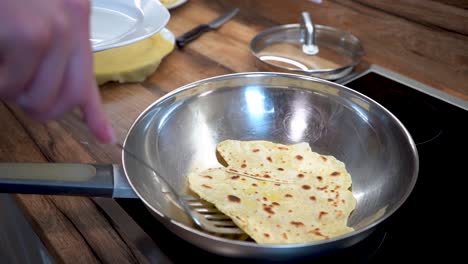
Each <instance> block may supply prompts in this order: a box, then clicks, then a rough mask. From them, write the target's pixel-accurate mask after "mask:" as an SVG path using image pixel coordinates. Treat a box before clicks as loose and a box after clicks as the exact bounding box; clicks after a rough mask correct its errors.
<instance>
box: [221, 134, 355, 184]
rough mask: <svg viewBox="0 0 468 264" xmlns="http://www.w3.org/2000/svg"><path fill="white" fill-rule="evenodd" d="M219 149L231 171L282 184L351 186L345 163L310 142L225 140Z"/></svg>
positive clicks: (223, 160)
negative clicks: (327, 154)
mask: <svg viewBox="0 0 468 264" xmlns="http://www.w3.org/2000/svg"><path fill="white" fill-rule="evenodd" d="M216 149H217V151H218V153H219V155H220V156H221V158H222V162H223V163H226V164H227V168H228V169H229V171H231V172H236V173H240V174H245V175H249V176H252V177H255V178H259V179H264V180H270V181H275V182H279V183H281V182H283V183H286V182H289V183H299V184H300V183H301V182H309V183H314V182H315V183H316V184H319V183H320V181H325V182H327V181H330V180H331V181H333V182H335V183H337V184H338V185H340V187H341V188H344V189H348V188H350V187H351V175H349V173H348V172H347V171H346V168H345V164H344V163H343V162H341V161H339V160H337V159H336V158H335V157H333V156H326V155H320V154H318V153H315V152H312V149H311V148H310V146H309V144H307V143H299V144H295V145H283V144H277V143H273V142H269V141H238V140H225V141H223V142H221V143H219V144H218V145H217V148H216ZM331 175H333V176H331ZM318 176H320V177H318ZM329 176H331V177H329ZM320 179H321V180H320ZM317 181H319V182H317Z"/></svg>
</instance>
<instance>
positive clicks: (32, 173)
mask: <svg viewBox="0 0 468 264" xmlns="http://www.w3.org/2000/svg"><path fill="white" fill-rule="evenodd" d="M124 175H125V174H124V172H123V170H122V168H121V167H120V166H118V165H97V164H73V163H0V192H6V193H34V194H57V195H80V196H102V197H120V198H124V197H125V198H135V197H136V194H135V193H134V192H133V190H132V188H131V187H130V186H129V184H128V182H127V180H126V179H125V177H124Z"/></svg>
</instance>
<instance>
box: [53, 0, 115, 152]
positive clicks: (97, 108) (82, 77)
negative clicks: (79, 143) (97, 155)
mask: <svg viewBox="0 0 468 264" xmlns="http://www.w3.org/2000/svg"><path fill="white" fill-rule="evenodd" d="M82 3H83V1H81V0H80V1H78V2H77V1H76V0H73V1H71V2H68V4H70V6H69V8H70V10H73V13H72V14H70V17H71V23H72V26H73V29H74V36H75V37H76V39H75V42H74V43H73V44H75V46H74V47H73V53H72V56H71V58H70V60H69V63H68V65H67V71H66V75H65V78H64V80H65V81H64V83H63V85H64V86H65V87H64V89H63V91H62V93H61V94H60V95H59V97H58V100H57V101H58V103H57V105H56V106H55V107H54V108H53V109H51V111H50V113H49V114H50V115H51V116H55V115H58V114H60V113H61V112H62V111H65V110H67V108H68V107H70V105H75V104H78V105H79V107H80V109H81V111H82V112H83V117H84V120H85V122H86V124H87V126H88V127H89V129H90V131H91V132H92V133H93V134H94V135H95V136H96V138H98V139H99V140H100V141H102V142H105V143H114V141H115V135H114V132H113V129H112V127H111V125H110V123H109V121H108V120H107V117H106V115H105V112H104V109H103V107H102V104H101V99H100V96H99V91H98V87H97V85H96V81H95V79H94V74H93V57H92V52H91V47H90V42H89V36H90V33H89V3H88V6H82ZM76 5H78V6H76Z"/></svg>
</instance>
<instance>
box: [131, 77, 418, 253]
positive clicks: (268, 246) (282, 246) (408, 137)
mask: <svg viewBox="0 0 468 264" xmlns="http://www.w3.org/2000/svg"><path fill="white" fill-rule="evenodd" d="M265 76H269V77H283V78H294V79H301V80H304V81H313V82H317V83H321V84H325V85H328V86H331V87H334V88H338V89H340V90H344V91H346V92H348V93H351V94H353V95H355V96H357V97H360V98H363V99H365V100H368V101H369V102H370V103H372V104H374V105H375V106H377V107H378V108H380V110H382V111H383V112H384V113H385V114H386V115H388V116H389V117H390V118H391V120H392V121H393V122H395V123H396V125H397V126H398V127H399V128H400V130H401V131H402V132H403V133H402V134H403V135H404V136H405V139H406V140H407V143H408V144H409V146H410V150H411V153H412V154H413V158H414V161H413V164H412V165H413V166H414V168H415V169H414V171H413V173H412V175H411V182H410V183H409V186H408V188H407V192H405V194H404V195H403V196H402V197H401V198H400V199H399V201H398V202H397V203H395V206H394V207H393V208H392V209H391V210H389V211H386V212H385V214H384V216H382V217H381V218H380V219H379V220H377V221H374V222H372V223H370V224H368V225H366V226H364V227H362V228H361V229H359V230H354V231H352V232H349V233H346V234H343V235H340V236H337V237H334V238H331V239H326V240H319V241H314V242H306V243H296V244H257V243H255V242H246V241H240V240H234V239H228V238H222V237H220V236H216V235H213V234H209V233H206V232H203V231H201V230H198V229H195V228H193V227H190V226H187V225H185V224H183V223H181V222H179V221H176V220H174V219H172V218H170V217H168V216H167V215H165V214H163V213H162V212H160V211H158V210H156V209H155V208H154V207H153V206H152V205H151V204H150V203H149V202H148V201H146V200H145V198H144V197H143V195H141V194H140V193H139V191H138V190H137V189H136V188H135V186H134V185H133V183H132V180H131V177H130V176H129V173H128V171H127V167H126V162H125V153H124V152H122V167H123V170H124V172H125V177H126V179H127V181H128V183H129V185H130V186H131V188H132V189H133V191H134V192H135V194H136V195H137V196H138V198H139V199H140V200H141V201H142V202H143V203H144V204H145V205H146V206H147V207H148V208H149V209H151V210H152V212H154V213H156V214H157V215H158V216H160V217H162V218H163V219H168V220H169V222H170V223H172V224H174V225H176V226H178V227H180V228H182V229H184V230H185V231H189V232H191V233H194V234H196V235H198V236H201V237H204V238H208V239H211V240H213V241H216V242H222V243H228V244H234V245H237V246H245V247H253V248H261V249H292V248H303V247H309V246H321V245H326V244H329V243H334V242H337V241H342V240H346V239H348V238H352V237H357V236H359V234H365V233H366V232H368V231H371V230H373V229H374V228H375V227H377V226H378V225H380V224H381V223H382V222H383V221H385V220H386V219H388V218H389V217H390V216H392V215H393V214H394V213H395V212H396V211H397V210H398V209H399V208H400V207H401V206H402V205H403V204H404V203H405V202H406V201H407V199H408V197H409V196H410V195H411V193H412V192H413V190H414V187H415V185H416V182H417V179H418V174H419V154H418V150H417V148H416V144H415V142H414V140H413V138H412V137H411V134H410V133H409V131H408V130H407V129H406V127H405V126H404V125H403V123H402V122H401V121H400V120H399V119H398V118H397V117H396V116H395V115H394V114H393V113H391V112H390V111H389V110H388V109H386V108H385V107H384V106H382V105H381V104H379V103H378V102H376V101H375V100H373V99H372V98H370V97H368V96H366V95H364V94H362V93H360V92H358V91H355V90H353V89H351V88H348V87H346V86H344V85H341V84H337V83H334V82H331V81H328V80H324V79H320V78H316V77H312V76H305V75H300V74H293V73H279V72H240V73H232V74H225V75H218V76H213V77H209V78H205V79H202V80H199V81H195V82H192V83H189V84H186V85H183V86H181V87H179V88H177V89H175V90H173V91H171V92H169V93H167V94H166V95H164V96H162V97H160V98H158V99H157V100H156V101H154V102H153V103H152V104H150V105H149V106H148V107H147V108H146V109H145V110H144V111H142V112H141V114H140V115H139V116H138V117H137V118H136V119H135V121H134V122H133V124H132V126H131V127H130V128H129V131H128V132H127V135H126V137H125V140H124V142H123V145H124V146H126V144H127V140H128V138H129V135H130V134H132V131H134V129H135V127H136V125H137V124H138V122H139V121H140V120H141V119H142V117H144V116H145V114H146V113H148V112H149V111H151V110H152V109H153V108H154V107H155V106H156V105H158V104H160V103H161V102H163V101H165V100H167V99H168V98H171V97H173V96H174V95H177V94H179V93H181V92H184V91H186V90H190V89H193V88H195V87H197V86H199V85H200V84H204V83H207V82H211V81H218V80H222V79H232V78H239V77H265ZM303 89H307V88H303ZM369 233H370V232H369ZM184 240H186V239H184Z"/></svg>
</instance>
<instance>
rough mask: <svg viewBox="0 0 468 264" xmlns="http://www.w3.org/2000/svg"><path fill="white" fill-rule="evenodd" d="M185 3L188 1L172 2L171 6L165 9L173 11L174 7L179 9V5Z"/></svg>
mask: <svg viewBox="0 0 468 264" xmlns="http://www.w3.org/2000/svg"><path fill="white" fill-rule="evenodd" d="M187 1H188V0H178V1H176V2H174V3H173V4H171V5H168V6H166V7H167V9H174V8H176V7H179V6H181V5H183V4H185V3H187Z"/></svg>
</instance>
